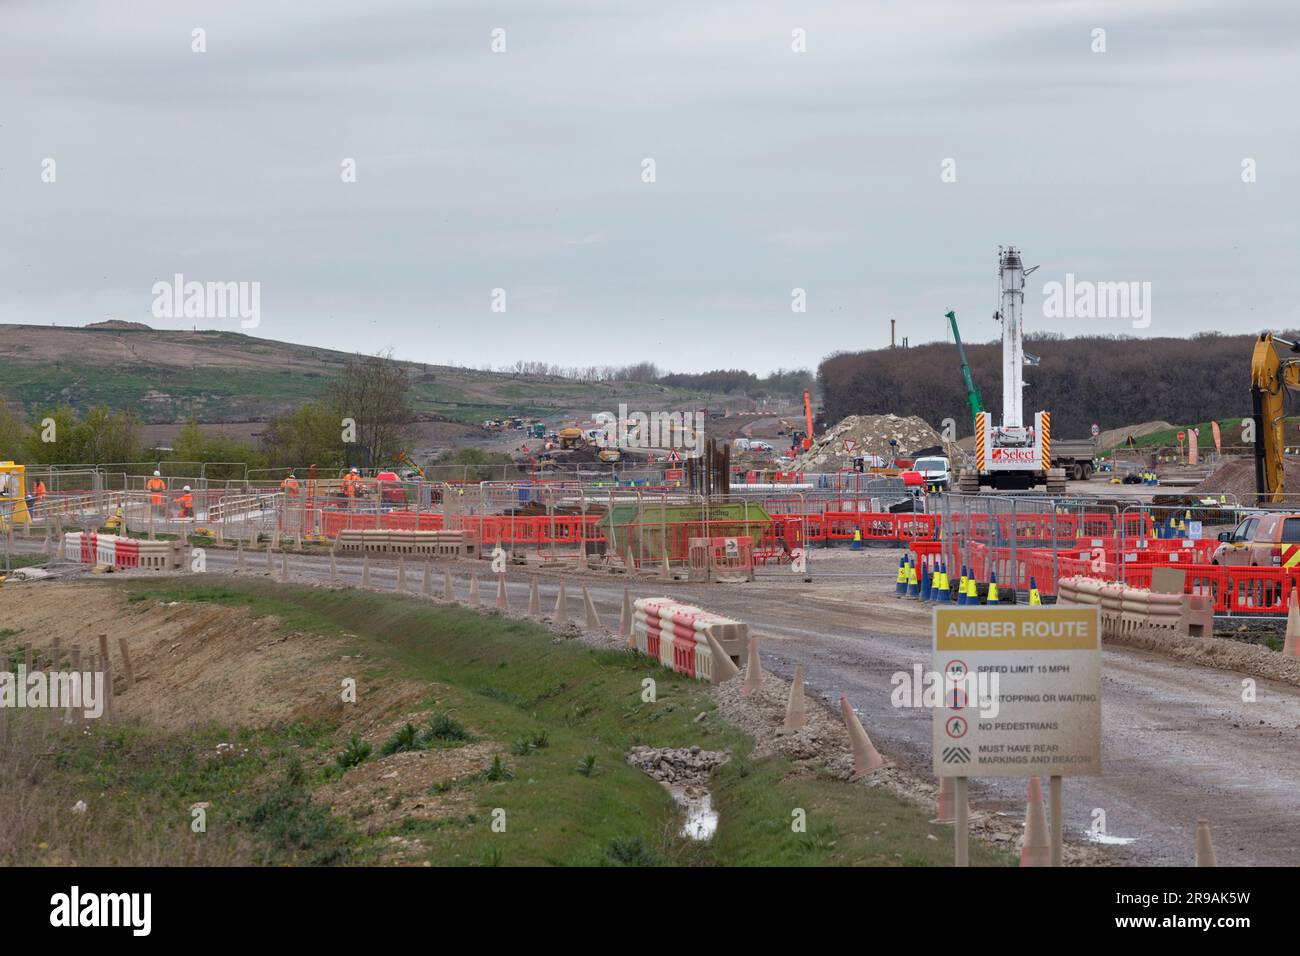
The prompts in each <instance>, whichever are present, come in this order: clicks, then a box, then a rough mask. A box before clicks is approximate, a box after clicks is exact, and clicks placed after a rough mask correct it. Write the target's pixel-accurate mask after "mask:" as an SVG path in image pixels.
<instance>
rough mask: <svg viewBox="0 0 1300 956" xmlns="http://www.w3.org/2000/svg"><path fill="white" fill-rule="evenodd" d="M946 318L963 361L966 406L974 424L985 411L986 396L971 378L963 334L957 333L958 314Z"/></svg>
mask: <svg viewBox="0 0 1300 956" xmlns="http://www.w3.org/2000/svg"><path fill="white" fill-rule="evenodd" d="M945 318H947V320H948V324H949V325H950V326H952V337H953V339H954V340H955V341H956V342H957V357H958V358H960V359H961V377H962V381H963V382H965V384H966V404H967V405H969V406H970V417H971V422H972V423H973V422H974V421H975V419H976V417H977V416H978V415H979V413H980V412H982V411H984V396H982V395H980V390H979V388H977V387H976V385H975V380H974V379H972V378H971V377H970V363H969V362H967V361H966V349H965V347H963V346H962V344H961V333H960V332H958V331H957V313H956V312H948V313H946V314H945Z"/></svg>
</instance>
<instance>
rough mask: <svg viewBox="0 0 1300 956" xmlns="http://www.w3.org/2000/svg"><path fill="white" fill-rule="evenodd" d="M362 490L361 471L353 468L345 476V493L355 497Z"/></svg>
mask: <svg viewBox="0 0 1300 956" xmlns="http://www.w3.org/2000/svg"><path fill="white" fill-rule="evenodd" d="M360 492H361V472H360V471H358V470H357V469H355V468H353V469H352V470H351V471H349V472H348V473H347V474H346V475H344V476H343V494H345V495H347V496H348V497H349V498H355V497H356V496H357V495H358V494H359V493H360Z"/></svg>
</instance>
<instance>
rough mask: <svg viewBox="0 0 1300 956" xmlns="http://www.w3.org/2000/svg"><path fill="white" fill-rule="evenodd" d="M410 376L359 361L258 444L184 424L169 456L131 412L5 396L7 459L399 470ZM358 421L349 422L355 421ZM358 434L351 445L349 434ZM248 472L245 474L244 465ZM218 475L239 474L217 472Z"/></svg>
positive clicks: (2, 440) (407, 426)
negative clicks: (41, 404)
mask: <svg viewBox="0 0 1300 956" xmlns="http://www.w3.org/2000/svg"><path fill="white" fill-rule="evenodd" d="M410 388H411V385H410V378H409V376H408V375H407V373H406V371H405V370H404V369H403V368H402V366H401V365H400V364H399V363H397V362H395V361H393V360H392V358H391V356H388V355H372V356H360V355H358V356H356V357H355V358H353V359H352V360H351V361H349V362H348V364H347V366H346V367H345V368H344V369H343V372H342V374H341V375H340V376H339V378H338V379H337V380H335V381H333V382H331V383H330V384H329V386H328V387H327V388H326V389H325V391H324V392H323V394H322V395H321V397H320V399H319V400H316V401H310V402H304V403H302V404H300V405H298V406H296V407H294V408H290V409H286V410H284V411H282V412H280V413H279V414H278V415H275V416H273V417H272V418H271V419H270V420H269V421H268V422H267V424H266V428H265V430H264V431H263V433H262V435H261V436H260V438H259V440H258V441H256V442H248V441H243V440H241V439H238V438H232V437H230V436H227V435H220V434H210V433H205V432H204V431H203V429H202V428H201V427H200V426H199V423H198V422H197V421H195V420H190V421H189V422H186V423H185V424H184V425H183V426H182V427H181V429H180V431H179V432H178V433H177V435H176V438H175V439H173V440H172V442H171V443H170V446H169V448H168V449H167V450H165V451H164V450H161V449H159V448H158V447H150V446H148V445H147V444H146V443H145V442H144V440H143V438H142V430H143V422H142V421H141V420H140V417H139V416H138V415H137V414H136V413H135V412H134V411H131V410H129V409H116V410H113V409H109V408H107V407H105V406H102V405H99V406H95V407H92V408H88V409H84V410H81V411H78V410H77V409H74V408H72V407H71V406H70V405H66V404H65V405H59V406H56V407H52V408H45V409H37V410H33V411H32V412H31V413H30V414H25V413H24V411H23V410H22V409H20V408H17V407H15V406H14V405H12V404H10V403H8V402H6V401H4V399H3V398H0V461H11V460H12V461H17V462H20V463H22V464H26V465H102V464H110V463H113V464H118V463H124V462H149V461H176V462H202V463H235V462H239V463H242V464H246V465H247V466H248V468H249V469H250V470H256V469H264V468H294V467H298V466H302V465H308V464H314V465H317V466H318V467H319V468H322V469H326V470H329V469H337V468H342V467H344V466H345V465H350V464H366V465H391V464H396V463H397V462H398V461H399V460H401V457H402V456H403V455H405V454H406V453H407V451H408V446H409V442H410V439H411V426H412V424H413V423H414V421H415V413H414V411H413V409H412V407H411V404H410ZM349 422H350V423H351V424H350V425H349V424H348V423H349ZM349 429H350V431H351V434H350V437H351V441H347V442H345V440H344V435H345V432H348V431H349ZM238 471H239V472H240V473H241V474H242V469H238ZM209 475H210V476H212V477H218V478H221V477H237V475H236V474H235V473H234V472H233V471H232V472H231V473H230V474H226V473H224V472H221V471H217V472H213V471H211V470H209Z"/></svg>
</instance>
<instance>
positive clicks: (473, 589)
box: [469, 574, 478, 607]
mask: <svg viewBox="0 0 1300 956" xmlns="http://www.w3.org/2000/svg"><path fill="white" fill-rule="evenodd" d="M469 603H470V605H471V606H472V607H478V575H477V574H471V575H470V576H469Z"/></svg>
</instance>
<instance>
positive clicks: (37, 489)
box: [32, 478, 45, 505]
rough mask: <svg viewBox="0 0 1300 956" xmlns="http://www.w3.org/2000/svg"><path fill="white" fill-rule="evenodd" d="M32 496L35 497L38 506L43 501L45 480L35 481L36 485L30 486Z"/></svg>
mask: <svg viewBox="0 0 1300 956" xmlns="http://www.w3.org/2000/svg"><path fill="white" fill-rule="evenodd" d="M32 494H33V495H35V496H36V503H37V504H38V505H39V504H40V503H41V502H42V501H44V500H45V480H44V479H42V478H37V479H36V484H34V485H32Z"/></svg>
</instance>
